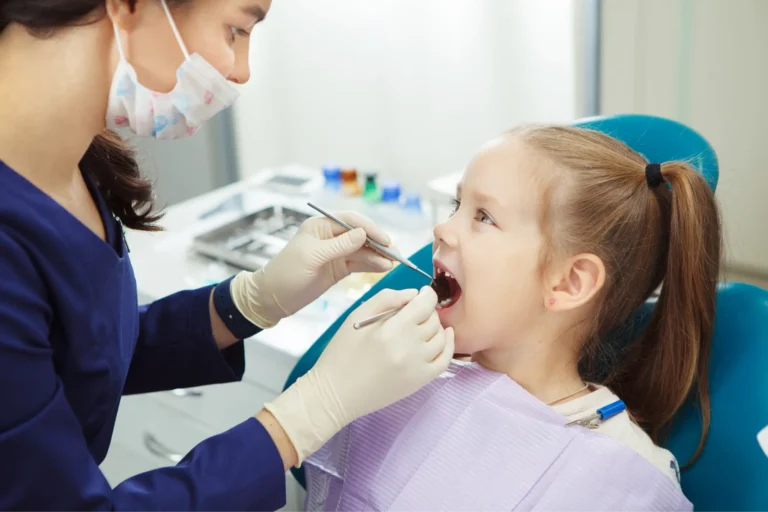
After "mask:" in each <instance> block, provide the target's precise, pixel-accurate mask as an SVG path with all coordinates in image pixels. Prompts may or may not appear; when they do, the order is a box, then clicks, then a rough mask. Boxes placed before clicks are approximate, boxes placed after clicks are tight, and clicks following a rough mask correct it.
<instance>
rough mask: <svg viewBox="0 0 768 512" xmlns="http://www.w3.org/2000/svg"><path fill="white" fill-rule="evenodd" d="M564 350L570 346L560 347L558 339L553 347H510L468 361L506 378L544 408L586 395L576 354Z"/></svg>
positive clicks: (550, 345)
mask: <svg viewBox="0 0 768 512" xmlns="http://www.w3.org/2000/svg"><path fill="white" fill-rule="evenodd" d="M568 346H573V345H569V344H567V343H563V342H562V339H560V340H559V341H558V342H556V343H553V344H547V343H538V342H534V343H516V344H515V345H514V346H512V347H509V346H507V347H503V348H494V349H489V350H484V351H482V352H478V353H476V354H473V355H472V360H473V361H475V362H477V363H478V364H480V365H481V366H483V367H485V368H488V369H489V370H492V371H495V372H499V373H505V374H507V375H508V376H509V377H510V378H511V379H512V380H514V381H515V382H517V383H518V384H520V385H521V386H522V387H523V388H525V389H526V390H527V391H528V392H529V393H531V394H532V395H533V396H535V397H536V398H538V399H539V400H541V401H542V402H544V403H545V404H549V403H551V402H554V401H557V404H561V403H567V402H568V401H570V400H574V399H576V398H579V397H581V396H584V395H586V394H588V393H589V392H590V390H589V389H583V388H584V385H585V382H584V380H583V379H582V378H581V376H580V375H579V369H578V351H577V350H568V349H567V348H566V347H568ZM569 395H572V396H569ZM564 397H566V398H564ZM560 399H562V400H560ZM553 405H556V404H553Z"/></svg>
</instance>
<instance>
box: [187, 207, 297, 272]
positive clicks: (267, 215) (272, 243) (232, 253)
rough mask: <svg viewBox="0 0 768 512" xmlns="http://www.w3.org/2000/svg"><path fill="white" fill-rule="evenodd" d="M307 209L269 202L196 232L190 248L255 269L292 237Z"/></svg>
mask: <svg viewBox="0 0 768 512" xmlns="http://www.w3.org/2000/svg"><path fill="white" fill-rule="evenodd" d="M308 218H310V215H309V214H307V213H303V212H300V211H298V210H294V209H292V208H286V207H281V206H270V207H268V208H264V209H262V210H258V211H256V212H253V213H250V214H248V215H246V216H244V217H241V218H239V219H237V220H235V221H232V222H230V223H228V224H224V225H223V226H220V227H218V228H216V229H214V230H212V231H208V232H206V233H203V234H201V235H198V236H196V237H195V238H194V239H193V241H192V249H193V250H194V251H195V252H197V253H198V254H202V255H204V256H207V257H209V258H213V259H215V260H219V261H223V262H225V263H227V264H229V265H232V266H234V267H237V268H242V269H244V270H251V271H253V270H257V269H259V268H261V267H263V266H264V265H266V264H267V262H268V261H269V260H270V259H271V258H272V257H273V256H274V255H276V254H277V253H278V252H279V251H280V250H281V249H282V248H283V247H285V245H286V244H287V243H288V241H289V240H290V239H291V238H293V236H294V235H295V234H296V231H297V230H298V229H299V226H300V225H301V223H302V222H304V221H305V220H307V219H308Z"/></svg>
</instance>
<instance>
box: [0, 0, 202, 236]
mask: <svg viewBox="0 0 768 512" xmlns="http://www.w3.org/2000/svg"><path fill="white" fill-rule="evenodd" d="M126 1H127V2H128V4H129V6H130V8H131V9H133V8H134V7H135V4H136V0H126ZM186 1H189V0H169V1H168V4H169V5H171V4H178V3H185V2H186ZM104 15H105V9H104V0H35V1H29V0H2V1H0V33H2V32H3V31H4V30H5V28H6V27H7V26H8V25H9V24H11V23H18V24H20V25H22V26H24V27H25V28H26V29H27V30H29V32H30V33H32V34H33V35H35V36H37V37H40V38H44V37H49V36H50V35H51V34H53V33H54V32H55V31H56V30H57V29H59V28H62V27H68V26H78V25H85V24H88V23H93V22H96V21H98V20H99V19H101V18H102V17H103V16H104ZM80 170H81V171H82V172H83V173H84V174H86V175H88V176H90V177H91V179H93V181H94V182H96V184H97V186H98V187H99V190H100V191H101V193H102V194H103V195H104V198H105V200H106V202H107V205H108V206H109V208H110V210H111V211H112V213H113V214H114V215H115V216H116V217H117V218H118V219H120V221H121V222H122V223H123V224H124V225H125V226H126V227H128V228H132V229H139V230H144V231H157V230H159V229H160V228H159V227H158V226H157V224H156V223H157V221H158V220H160V217H161V215H160V214H159V213H157V212H156V211H155V203H154V195H153V192H152V182H151V181H150V180H149V179H147V178H146V177H145V176H143V175H142V174H141V172H140V170H139V165H138V163H137V161H136V157H135V153H134V151H133V149H131V148H130V147H129V146H128V144H127V143H126V142H125V141H123V140H122V139H121V138H120V137H119V136H118V135H117V134H115V133H113V132H110V131H108V130H104V131H103V132H102V133H101V134H99V135H97V136H96V137H95V138H94V139H93V142H91V145H90V147H89V148H88V149H87V151H86V152H85V154H84V155H83V157H82V159H81V160H80Z"/></svg>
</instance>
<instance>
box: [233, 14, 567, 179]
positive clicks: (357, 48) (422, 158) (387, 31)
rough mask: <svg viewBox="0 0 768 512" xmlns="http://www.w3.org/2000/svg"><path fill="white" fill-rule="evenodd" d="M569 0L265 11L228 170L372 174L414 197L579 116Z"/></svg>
mask: <svg viewBox="0 0 768 512" xmlns="http://www.w3.org/2000/svg"><path fill="white" fill-rule="evenodd" d="M577 10H578V9H576V8H575V4H574V2H573V1H572V0H547V1H541V0H385V1H373V0H323V1H322V2H320V1H317V0H275V1H274V2H273V4H272V11H271V12H270V13H269V16H268V19H267V21H266V22H265V23H264V24H263V25H262V26H259V27H257V29H256V31H255V32H254V36H253V39H254V40H253V43H252V59H251V61H252V79H251V82H250V83H249V84H248V85H247V86H246V87H247V89H248V90H247V92H245V94H243V96H242V97H241V99H240V100H239V102H238V104H237V106H236V110H235V118H236V123H237V129H238V146H239V150H240V151H239V157H240V165H241V170H242V172H243V173H244V174H248V173H250V172H253V171H255V170H258V169H259V168H262V167H265V166H269V165H277V164H282V163H286V162H298V163H302V164H307V165H316V166H320V165H322V164H324V163H326V162H337V163H339V164H341V165H347V166H355V167H358V168H361V169H378V170H380V171H381V172H382V175H384V176H386V177H389V178H393V179H399V180H401V181H402V182H404V183H405V185H406V186H408V187H412V188H420V187H421V186H422V185H423V183H425V182H426V180H427V179H431V178H433V177H436V176H440V175H442V174H446V173H448V172H451V171H455V170H457V169H459V168H461V167H463V165H464V164H465V163H466V162H467V160H468V159H469V158H470V156H471V155H472V153H473V152H474V151H475V150H476V149H477V148H478V146H479V145H480V144H482V143H483V142H484V141H485V140H487V139H489V138H491V137H492V136H494V135H495V134H497V133H499V132H500V131H503V130H505V129H508V128H511V127H513V126H514V125H516V124H518V123H520V122H530V121H550V122H566V121H570V120H572V119H573V118H574V117H577V115H578V114H579V112H578V108H577V101H576V100H577V99H576V83H575V82H576V80H577V71H576V66H575V64H574V60H575V58H576V55H577V52H576V50H575V48H574V41H575V35H574V33H575V32H576V30H575V28H574V27H575V26H576V25H577V23H576V21H575V18H574V16H575V14H574V13H575V12H577Z"/></svg>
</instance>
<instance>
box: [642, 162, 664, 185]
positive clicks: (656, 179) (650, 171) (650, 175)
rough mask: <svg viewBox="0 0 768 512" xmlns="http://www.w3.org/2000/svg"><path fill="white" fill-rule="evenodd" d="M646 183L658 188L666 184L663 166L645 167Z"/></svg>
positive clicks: (650, 165) (649, 165)
mask: <svg viewBox="0 0 768 512" xmlns="http://www.w3.org/2000/svg"><path fill="white" fill-rule="evenodd" d="M645 181H647V182H648V186H649V187H651V188H656V187H658V186H659V185H661V184H662V183H664V176H662V175H661V164H648V165H646V166H645Z"/></svg>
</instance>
